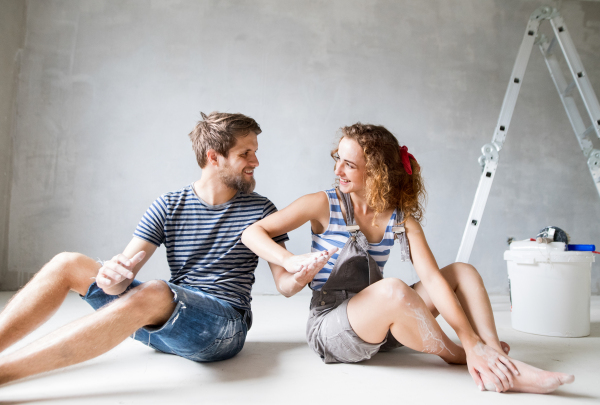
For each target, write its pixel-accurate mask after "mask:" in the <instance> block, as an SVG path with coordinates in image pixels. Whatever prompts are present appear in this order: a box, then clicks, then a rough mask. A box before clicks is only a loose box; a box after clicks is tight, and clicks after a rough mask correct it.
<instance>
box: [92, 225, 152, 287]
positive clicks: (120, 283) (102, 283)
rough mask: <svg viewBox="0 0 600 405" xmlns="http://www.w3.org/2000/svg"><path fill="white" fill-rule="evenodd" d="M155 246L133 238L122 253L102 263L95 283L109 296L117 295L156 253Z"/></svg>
mask: <svg viewBox="0 0 600 405" xmlns="http://www.w3.org/2000/svg"><path fill="white" fill-rule="evenodd" d="M156 248H157V246H156V245H154V244H153V243H150V242H147V241H145V240H143V239H140V238H138V237H135V236H134V237H133V239H131V242H129V244H128V245H127V247H126V248H125V250H124V251H123V253H121V254H118V255H116V256H115V257H113V258H112V259H110V260H108V261H106V262H104V264H103V265H102V267H101V268H100V270H99V271H98V275H97V276H96V283H97V284H98V287H100V288H102V290H103V291H104V292H105V293H106V294H109V295H119V294H121V293H122V292H123V291H125V289H126V288H127V287H128V286H129V284H131V282H132V281H133V279H134V278H135V276H136V275H137V273H138V272H139V271H140V270H141V268H142V267H143V266H144V264H145V263H146V262H147V261H148V259H150V257H151V256H152V254H153V253H154V252H155V251H156Z"/></svg>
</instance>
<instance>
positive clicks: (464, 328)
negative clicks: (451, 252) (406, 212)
mask: <svg viewBox="0 0 600 405" xmlns="http://www.w3.org/2000/svg"><path fill="white" fill-rule="evenodd" d="M405 228H406V236H407V238H408V242H409V246H410V254H411V260H412V262H413V265H414V267H415V270H416V272H417V275H418V276H419V278H420V279H421V281H422V282H423V286H424V287H425V289H426V290H427V292H428V293H429V296H430V297H431V300H432V301H433V304H434V305H435V307H436V308H437V309H438V311H439V312H440V314H441V315H442V316H443V317H444V319H445V320H446V321H447V322H448V324H449V325H450V326H451V327H452V329H454V331H455V332H456V334H457V335H458V338H459V339H460V341H461V342H462V343H463V344H464V345H465V346H472V345H475V344H476V343H477V342H478V341H480V340H481V339H479V336H477V334H476V333H475V331H474V330H473V328H472V327H471V324H470V323H469V320H468V319H467V316H466V315H465V312H464V311H463V309H462V307H461V306H460V303H459V302H458V298H457V297H456V295H455V294H454V291H452V289H451V288H450V285H449V284H448V282H447V281H446V279H445V278H444V276H442V273H440V270H439V267H438V264H437V262H436V261H435V258H434V257H433V253H431V250H430V249H429V245H428V244H427V240H426V239H425V234H424V233H423V228H421V225H420V224H419V223H418V222H417V221H416V220H415V219H414V218H413V217H408V219H407V220H406V223H405Z"/></svg>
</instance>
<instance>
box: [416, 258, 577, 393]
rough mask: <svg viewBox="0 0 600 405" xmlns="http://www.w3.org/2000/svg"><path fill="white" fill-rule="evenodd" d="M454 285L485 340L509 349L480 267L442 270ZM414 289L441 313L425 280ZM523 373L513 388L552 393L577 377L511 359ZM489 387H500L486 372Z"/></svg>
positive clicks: (434, 312) (456, 265)
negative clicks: (501, 339)
mask: <svg viewBox="0 0 600 405" xmlns="http://www.w3.org/2000/svg"><path fill="white" fill-rule="evenodd" d="M440 271H441V273H442V275H443V276H444V278H445V279H446V281H448V284H450V288H452V289H453V290H454V293H455V294H456V297H457V298H458V300H459V302H460V305H461V306H462V308H463V310H464V311H465V314H466V316H467V318H468V319H469V323H470V324H471V326H472V327H473V330H474V331H475V333H477V335H478V336H479V337H480V338H481V340H483V342H484V343H485V344H486V345H488V346H490V347H492V348H494V349H495V350H497V351H499V352H500V353H502V352H506V350H504V349H505V347H508V345H506V346H505V347H503V345H502V342H500V340H499V339H498V332H497V330H496V324H495V322H494V314H493V312H492V304H491V303H490V299H489V296H488V294H487V291H486V289H485V286H484V285H483V280H482V279H481V276H480V275H479V273H478V272H477V270H476V269H475V268H474V267H473V266H471V265H469V264H465V263H454V264H451V265H449V266H446V267H444V268H443V269H441V270H440ZM414 289H415V291H416V292H417V293H419V295H420V296H421V297H422V298H423V301H424V302H425V303H426V304H427V307H428V308H429V310H430V311H431V313H432V315H433V316H434V317H437V316H438V315H439V311H438V310H437V308H436V307H435V305H433V302H432V300H431V298H430V297H429V294H428V293H427V291H426V290H425V287H424V286H423V284H422V283H421V282H419V283H417V284H415V286H414ZM511 360H512V361H513V363H514V364H515V366H517V369H518V370H519V375H517V376H514V377H515V378H514V380H513V381H514V385H513V387H511V389H510V390H509V391H520V392H532V393H549V392H552V391H554V390H556V389H557V388H558V387H559V386H561V385H563V384H570V383H571V382H573V381H574V379H575V377H574V376H572V375H570V374H565V373H555V372H550V371H544V370H541V369H539V368H535V367H533V366H530V365H529V364H526V363H523V362H520V361H517V360H514V359H511ZM482 379H483V382H484V385H485V388H486V389H487V390H490V391H496V386H495V385H494V384H493V383H492V382H491V381H489V380H488V379H486V378H485V376H482Z"/></svg>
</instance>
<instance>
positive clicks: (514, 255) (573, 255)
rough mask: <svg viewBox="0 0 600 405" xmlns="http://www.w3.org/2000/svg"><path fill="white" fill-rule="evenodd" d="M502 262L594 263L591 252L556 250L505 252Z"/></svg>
mask: <svg viewBox="0 0 600 405" xmlns="http://www.w3.org/2000/svg"><path fill="white" fill-rule="evenodd" d="M504 260H510V261H513V262H516V263H528V264H534V263H557V262H561V263H593V262H595V261H596V259H595V257H594V253H592V252H577V251H562V252H561V251H558V250H548V251H540V250H507V251H505V252H504Z"/></svg>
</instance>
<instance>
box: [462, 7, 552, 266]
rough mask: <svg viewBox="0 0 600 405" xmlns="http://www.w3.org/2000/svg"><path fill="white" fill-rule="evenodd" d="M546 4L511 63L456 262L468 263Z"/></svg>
mask: <svg viewBox="0 0 600 405" xmlns="http://www.w3.org/2000/svg"><path fill="white" fill-rule="evenodd" d="M549 10H551V9H549V8H540V9H538V10H536V12H534V13H533V14H532V16H531V18H530V19H529V23H528V24H527V29H526V30H525V35H524V37H523V41H522V42H521V46H520V48H519V53H518V54H517V59H516V61H515V64H514V66H513V70H512V73H511V76H510V80H509V82H508V88H507V89H506V94H505V95H504V101H503V102H502V109H501V110H500V117H499V118H498V123H497V124H496V129H495V130H494V136H493V138H492V143H491V144H486V145H484V146H483V148H482V152H483V156H481V157H480V158H479V163H480V164H481V165H482V166H483V173H482V175H481V177H480V179H479V185H478V186H477V191H476V192H475V199H474V201H473V205H472V206H471V211H470V213H469V218H468V219H467V225H466V227H465V231H464V233H463V237H462V240H461V242H460V247H459V249H458V254H457V255H456V261H457V262H464V263H467V262H468V261H469V257H470V256H471V251H472V250H473V245H474V244H475V238H476V237H477V231H478V230H479V225H480V224H481V218H482V216H483V211H484V209H485V204H486V203H487V199H488V196H489V194H490V189H491V187H492V182H493V180H494V177H495V173H496V168H497V166H498V152H499V151H500V149H502V146H503V145H504V140H505V139H506V134H507V132H508V127H509V125H510V121H511V119H512V115H513V112H514V110H515V105H516V104H517V97H518V96H519V90H520V89H521V83H522V81H523V76H524V74H525V69H526V68H527V63H528V62H529V57H530V56H531V50H532V48H533V44H534V42H535V38H536V36H537V31H538V28H539V25H540V19H543V18H546V17H547V13H548V11H549Z"/></svg>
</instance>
